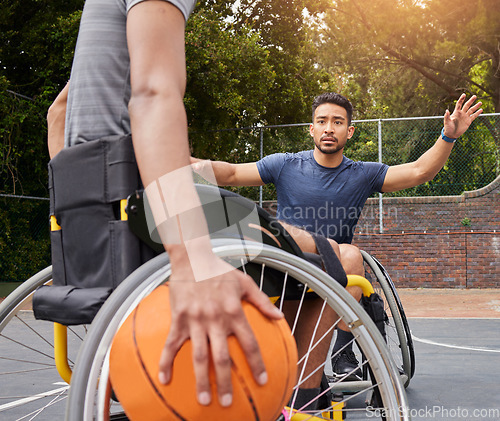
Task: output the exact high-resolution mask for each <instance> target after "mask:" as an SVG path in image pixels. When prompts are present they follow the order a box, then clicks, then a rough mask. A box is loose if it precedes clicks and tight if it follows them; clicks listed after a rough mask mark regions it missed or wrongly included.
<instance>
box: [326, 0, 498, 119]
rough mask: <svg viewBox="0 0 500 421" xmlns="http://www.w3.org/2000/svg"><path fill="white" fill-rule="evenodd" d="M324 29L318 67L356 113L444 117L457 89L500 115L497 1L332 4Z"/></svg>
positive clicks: (349, 0) (353, 0) (346, 0)
mask: <svg viewBox="0 0 500 421" xmlns="http://www.w3.org/2000/svg"><path fill="white" fill-rule="evenodd" d="M324 24H325V25H326V29H325V31H324V33H323V36H324V37H325V39H326V41H325V49H324V51H328V52H329V54H324V55H323V57H322V58H323V62H324V63H325V65H326V66H327V67H328V68H330V69H337V71H338V72H339V73H342V74H343V76H342V80H343V82H344V86H345V87H346V90H347V91H351V92H352V93H353V94H354V97H355V98H356V100H359V107H358V111H359V112H360V113H361V115H368V114H370V109H372V108H373V105H374V104H376V105H377V111H378V112H379V113H380V112H381V111H382V112H384V113H385V114H386V115H387V116H395V115H407V116H410V115H426V114H429V113H430V114H435V113H436V112H439V113H442V110H443V108H444V105H446V104H449V103H450V102H452V101H453V100H456V99H457V98H458V97H459V95H460V94H461V93H462V92H468V93H470V94H476V95H477V96H478V97H479V98H480V99H481V100H482V102H483V104H484V108H485V110H486V111H489V112H500V72H499V70H500V67H499V66H500V50H499V48H498V45H499V42H500V1H499V0H476V1H471V2H456V1H453V0H425V1H415V0H373V1H370V2H363V1H361V0H336V1H334V2H333V5H332V7H330V8H329V9H328V11H327V12H326V13H325V16H324ZM332 50H333V51H334V54H331V52H332ZM363 97H364V98H363ZM379 116H380V114H379Z"/></svg>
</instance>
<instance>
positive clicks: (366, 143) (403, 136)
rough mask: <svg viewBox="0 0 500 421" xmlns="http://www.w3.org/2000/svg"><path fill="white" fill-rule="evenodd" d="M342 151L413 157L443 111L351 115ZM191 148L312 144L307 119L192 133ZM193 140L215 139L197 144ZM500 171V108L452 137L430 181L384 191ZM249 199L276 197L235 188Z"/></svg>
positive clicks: (202, 154)
mask: <svg viewBox="0 0 500 421" xmlns="http://www.w3.org/2000/svg"><path fill="white" fill-rule="evenodd" d="M353 125H354V126H355V128H356V130H355V132H354V136H353V137H352V138H351V139H350V140H349V141H348V142H347V146H346V148H345V152H344V153H345V155H346V156H347V157H349V158H351V159H353V160H359V161H375V162H384V163H386V164H388V165H398V164H404V163H407V162H412V161H415V160H417V159H418V158H419V157H420V156H421V155H422V154H423V153H424V152H425V151H427V150H428V149H429V148H430V147H432V145H433V144H434V143H435V141H436V139H437V138H438V137H439V135H440V134H441V129H442V127H443V117H416V118H395V119H380V120H355V121H353ZM191 139H193V145H192V146H193V154H194V156H196V157H199V158H209V159H218V160H224V161H229V162H238V163H241V162H252V161H257V160H258V159H260V158H261V157H263V156H266V155H269V154H272V153H276V152H298V151H301V150H307V149H312V147H313V141H312V138H311V136H310V135H309V123H304V124H293V125H281V126H263V127H252V128H241V129H230V130H219V131H209V132H204V133H199V132H197V133H195V134H194V135H192V136H191ZM196 142H199V143H202V144H207V145H210V144H212V145H214V146H213V148H211V149H210V150H203V149H197V148H196V144H195V143H196ZM499 175H500V114H484V115H481V116H480V117H479V118H477V119H476V120H475V121H474V122H473V124H472V125H471V127H470V128H469V129H468V130H467V132H466V133H465V134H464V135H463V136H462V137H461V138H460V139H459V140H458V141H457V142H456V144H455V146H454V148H453V151H452V153H451V156H450V158H449V159H448V161H447V162H446V165H445V166H444V168H443V169H442V170H441V171H440V172H439V174H438V175H437V176H436V177H435V178H434V179H433V180H432V181H430V182H428V183H425V184H423V185H421V186H417V187H414V188H411V189H406V190H403V191H399V192H394V193H385V194H384V196H385V197H388V196H449V195H460V194H462V193H463V192H464V191H470V190H475V189H479V188H481V187H484V186H486V185H487V184H489V183H491V182H492V181H493V180H494V179H495V178H496V177H498V176H499ZM235 191H237V192H239V193H240V194H243V195H245V196H247V197H249V198H251V199H253V200H276V194H275V190H274V187H273V186H264V187H263V188H262V189H258V188H248V187H246V188H237V189H235Z"/></svg>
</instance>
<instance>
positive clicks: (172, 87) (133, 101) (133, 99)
mask: <svg viewBox="0 0 500 421" xmlns="http://www.w3.org/2000/svg"><path fill="white" fill-rule="evenodd" d="M185 86H186V80H185V78H180V79H179V78H177V79H175V78H171V79H169V78H167V77H165V75H161V76H159V77H158V76H156V77H155V76H151V77H146V78H144V79H143V80H140V81H135V83H132V86H131V88H132V92H131V96H130V101H129V105H128V107H129V112H133V111H137V110H138V109H141V108H142V107H144V106H146V107H147V106H148V105H151V104H157V103H159V102H161V103H164V104H169V105H179V104H181V105H183V98H184V93H185Z"/></svg>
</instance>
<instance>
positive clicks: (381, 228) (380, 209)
mask: <svg viewBox="0 0 500 421" xmlns="http://www.w3.org/2000/svg"><path fill="white" fill-rule="evenodd" d="M378 162H380V163H382V120H381V119H380V118H379V119H378ZM378 223H379V232H380V234H382V233H383V232H384V206H383V202H382V193H379V194H378Z"/></svg>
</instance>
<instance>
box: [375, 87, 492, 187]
mask: <svg viewBox="0 0 500 421" xmlns="http://www.w3.org/2000/svg"><path fill="white" fill-rule="evenodd" d="M465 99H466V96H465V94H462V95H461V96H460V98H459V100H458V101H457V103H456V105H455V110H454V111H453V113H452V114H450V112H449V111H448V110H446V112H445V114H444V136H445V137H447V138H451V139H457V138H458V137H460V136H462V135H463V134H464V133H465V131H466V130H467V129H468V128H469V126H470V125H471V123H472V122H473V121H474V120H475V119H476V118H477V117H478V116H479V115H480V114H481V113H482V112H483V110H482V109H481V108H480V107H481V102H477V103H476V96H475V95H474V96H472V97H471V98H470V99H469V100H468V101H467V102H465ZM452 149H453V143H452V142H447V141H445V140H444V139H443V137H442V136H439V139H438V140H437V141H436V143H435V144H434V146H432V148H430V149H429V150H428V151H427V152H425V153H424V154H423V155H422V156H421V157H420V158H419V159H417V160H416V161H414V162H409V163H407V164H401V165H394V166H391V167H389V169H388V171H387V174H386V176H385V181H384V184H383V186H382V191H383V192H392V191H398V190H403V189H407V188H410V187H415V186H418V185H420V184H423V183H425V182H427V181H430V180H432V179H433V178H434V177H435V176H436V174H437V173H438V172H439V171H441V169H442V168H443V166H444V164H445V163H446V161H447V160H448V157H449V156H450V153H451V150H452Z"/></svg>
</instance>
